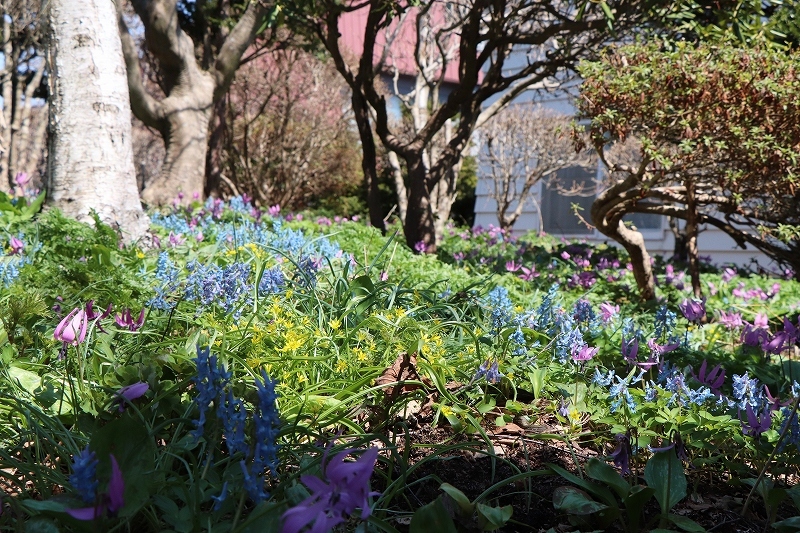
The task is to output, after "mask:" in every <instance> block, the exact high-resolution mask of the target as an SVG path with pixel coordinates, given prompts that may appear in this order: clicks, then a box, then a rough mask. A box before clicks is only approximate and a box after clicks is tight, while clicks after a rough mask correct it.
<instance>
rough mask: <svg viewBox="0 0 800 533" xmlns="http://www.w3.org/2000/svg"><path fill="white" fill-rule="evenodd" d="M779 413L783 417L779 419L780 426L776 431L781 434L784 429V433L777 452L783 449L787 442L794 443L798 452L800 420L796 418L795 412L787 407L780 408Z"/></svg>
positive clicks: (799, 448) (799, 445)
mask: <svg viewBox="0 0 800 533" xmlns="http://www.w3.org/2000/svg"><path fill="white" fill-rule="evenodd" d="M781 415H783V418H782V419H781V428H780V430H779V432H778V433H779V434H782V433H783V432H784V431H786V435H785V436H784V437H783V440H782V441H781V443H780V444H779V445H778V452H782V451H784V450H785V449H786V446H788V445H789V444H792V445H794V446H795V447H796V448H797V451H798V452H800V422H798V420H797V413H796V412H794V411H793V410H792V409H791V408H789V407H784V408H783V409H782V410H781ZM787 426H788V430H787Z"/></svg>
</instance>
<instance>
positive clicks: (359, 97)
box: [351, 91, 386, 233]
mask: <svg viewBox="0 0 800 533" xmlns="http://www.w3.org/2000/svg"><path fill="white" fill-rule="evenodd" d="M351 101H352V105H353V114H354V115H355V119H356V126H357V127H358V136H359V138H360V139H361V170H362V172H363V173H364V189H365V190H366V193H367V209H368V210H369V223H370V225H371V226H373V227H376V228H378V229H379V230H381V232H382V233H383V232H385V231H386V224H385V223H384V221H383V209H382V208H381V193H380V188H379V185H380V184H379V183H378V155H377V150H376V149H375V138H374V137H373V136H372V126H371V125H370V122H369V104H367V101H366V99H365V98H364V95H363V94H361V93H360V92H359V91H352V98H351Z"/></svg>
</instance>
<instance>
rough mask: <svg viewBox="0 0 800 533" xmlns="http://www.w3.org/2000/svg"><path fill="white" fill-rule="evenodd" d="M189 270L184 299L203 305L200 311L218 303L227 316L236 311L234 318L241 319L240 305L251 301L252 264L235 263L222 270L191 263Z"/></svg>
mask: <svg viewBox="0 0 800 533" xmlns="http://www.w3.org/2000/svg"><path fill="white" fill-rule="evenodd" d="M186 269H187V270H189V272H190V274H189V276H188V277H187V278H186V289H185V294H184V297H185V298H186V300H188V301H190V302H199V303H200V308H199V309H198V312H202V310H203V308H205V307H209V306H211V305H212V304H214V303H216V304H218V305H220V306H221V307H222V308H223V309H224V310H225V312H227V313H230V312H232V311H234V319H238V318H239V315H241V312H242V309H241V304H242V303H243V302H246V301H247V300H248V297H249V295H250V291H251V290H252V286H251V284H250V283H249V281H248V280H249V277H250V265H248V264H246V263H238V262H236V263H233V264H231V265H228V266H226V267H225V268H224V269H223V268H220V267H218V266H217V265H209V266H205V265H201V264H199V263H198V262H197V261H191V262H189V264H187V265H186Z"/></svg>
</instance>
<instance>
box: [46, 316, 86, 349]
mask: <svg viewBox="0 0 800 533" xmlns="http://www.w3.org/2000/svg"><path fill="white" fill-rule="evenodd" d="M88 323H89V318H88V317H87V315H86V311H84V310H83V309H82V308H80V307H76V308H75V309H73V310H72V311H70V313H69V314H68V315H67V316H65V317H64V318H63V319H62V320H61V322H59V323H58V326H56V330H55V332H54V333H53V337H54V338H55V339H56V340H58V341H61V342H63V343H64V344H71V345H73V346H77V345H79V344H80V343H82V342H83V341H84V340H85V339H86V327H87V326H88Z"/></svg>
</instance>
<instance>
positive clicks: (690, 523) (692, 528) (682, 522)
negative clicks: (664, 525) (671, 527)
mask: <svg viewBox="0 0 800 533" xmlns="http://www.w3.org/2000/svg"><path fill="white" fill-rule="evenodd" d="M667 518H668V519H669V521H670V522H672V523H673V524H675V525H676V526H678V527H679V528H681V529H682V530H684V531H688V532H689V533H703V532H704V531H705V530H706V529H705V528H704V527H703V526H701V525H700V524H698V523H697V522H695V521H694V520H692V519H691V518H689V517H687V516H681V515H677V514H673V513H670V514H668V515H667Z"/></svg>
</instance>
